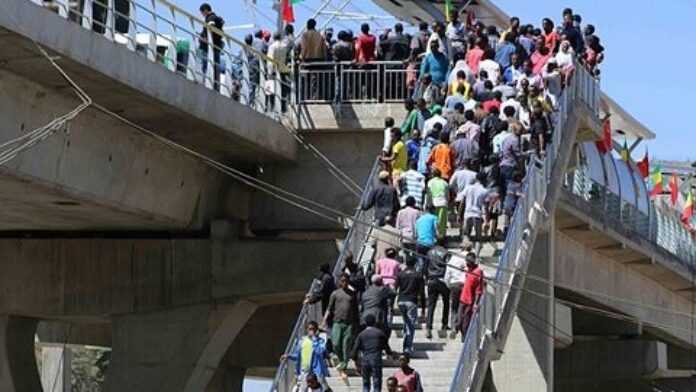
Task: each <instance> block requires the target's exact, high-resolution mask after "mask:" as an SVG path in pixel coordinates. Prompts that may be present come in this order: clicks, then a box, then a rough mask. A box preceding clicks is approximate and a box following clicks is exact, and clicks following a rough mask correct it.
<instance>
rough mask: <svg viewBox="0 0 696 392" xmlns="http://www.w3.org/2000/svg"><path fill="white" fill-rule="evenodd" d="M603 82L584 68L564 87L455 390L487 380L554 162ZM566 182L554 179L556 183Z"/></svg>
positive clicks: (472, 329) (593, 109)
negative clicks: (573, 117)
mask: <svg viewBox="0 0 696 392" xmlns="http://www.w3.org/2000/svg"><path fill="white" fill-rule="evenodd" d="M599 94H600V92H599V86H598V84H597V82H596V81H595V80H594V79H593V78H592V77H591V76H590V75H589V74H588V73H587V71H585V70H584V68H582V67H578V71H577V72H576V75H575V76H574V77H573V79H572V80H571V81H570V83H569V84H568V86H567V87H566V89H565V90H564V92H563V95H562V96H561V99H560V101H559V109H558V111H557V112H556V113H555V124H554V125H555V126H554V137H553V142H552V145H551V146H550V147H549V148H547V150H546V154H547V155H546V157H545V158H544V159H543V160H539V159H537V158H535V157H532V159H531V161H530V164H529V165H528V167H527V174H526V177H525V182H524V185H523V195H524V196H522V197H521V198H520V199H519V201H518V203H517V207H516V209H515V212H514V215H513V219H512V225H511V226H510V228H509V230H508V234H507V237H506V238H505V245H504V246H503V252H502V254H501V256H500V259H499V263H498V269H497V273H496V276H495V281H494V282H493V283H492V285H491V286H492V287H491V288H490V289H489V290H486V292H485V294H484V295H483V296H482V298H481V299H480V302H479V308H478V310H477V311H476V312H475V313H474V315H473V317H472V320H471V322H470V325H469V328H468V329H467V332H466V336H465V339H464V345H463V347H462V352H461V355H460V358H459V362H458V364H457V368H456V371H455V376H454V379H453V380H452V384H451V385H450V392H476V391H479V390H480V389H481V387H482V385H483V382H484V379H485V376H486V372H487V371H488V364H489V363H490V361H491V359H492V358H493V357H494V356H495V355H496V354H497V353H498V352H502V347H503V346H504V345H505V340H506V338H507V333H508V331H509V329H510V327H511V324H512V321H513V319H514V315H515V312H516V308H517V304H518V302H519V298H520V295H521V292H520V290H521V287H522V286H523V285H524V276H525V274H526V271H527V267H528V265H529V261H530V258H531V254H532V250H533V247H534V242H535V240H536V235H537V233H538V232H539V229H540V226H541V221H542V220H543V219H544V213H545V212H544V206H545V204H546V203H545V202H546V201H547V200H546V198H547V195H548V194H549V190H550V188H549V184H551V181H552V171H553V168H554V165H555V164H556V163H557V162H559V161H562V160H559V156H558V155H559V154H560V151H561V144H562V143H574V142H575V141H574V140H568V139H567V135H568V133H569V129H567V127H568V118H569V116H570V114H571V112H572V111H573V110H574V108H575V105H577V104H580V103H581V104H583V105H587V107H588V108H589V110H590V113H595V114H596V113H598V108H599ZM556 185H558V186H561V184H560V183H559V184H554V186H556Z"/></svg>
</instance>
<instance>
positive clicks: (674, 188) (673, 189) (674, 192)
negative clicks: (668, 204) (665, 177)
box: [669, 173, 679, 205]
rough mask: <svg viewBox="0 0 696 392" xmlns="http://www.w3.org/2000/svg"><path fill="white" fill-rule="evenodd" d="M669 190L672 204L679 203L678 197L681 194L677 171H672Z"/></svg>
mask: <svg viewBox="0 0 696 392" xmlns="http://www.w3.org/2000/svg"><path fill="white" fill-rule="evenodd" d="M669 192H670V194H669V198H670V200H671V201H672V205H675V204H677V197H678V196H679V179H677V173H672V178H670V179H669Z"/></svg>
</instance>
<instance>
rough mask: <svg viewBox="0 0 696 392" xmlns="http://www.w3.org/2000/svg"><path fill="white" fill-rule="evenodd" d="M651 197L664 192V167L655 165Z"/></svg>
mask: <svg viewBox="0 0 696 392" xmlns="http://www.w3.org/2000/svg"><path fill="white" fill-rule="evenodd" d="M649 181H650V197H651V198H654V197H655V196H658V195H660V194H662V168H660V166H659V165H658V166H655V168H654V169H653V171H652V172H651V173H650V179H649Z"/></svg>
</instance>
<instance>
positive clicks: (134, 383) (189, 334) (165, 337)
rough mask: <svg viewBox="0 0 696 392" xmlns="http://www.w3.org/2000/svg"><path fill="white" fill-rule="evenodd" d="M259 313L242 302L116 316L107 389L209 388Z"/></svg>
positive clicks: (165, 391) (198, 391) (186, 391)
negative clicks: (248, 323) (234, 342)
mask: <svg viewBox="0 0 696 392" xmlns="http://www.w3.org/2000/svg"><path fill="white" fill-rule="evenodd" d="M255 311H256V305H255V304H252V303H249V302H246V301H239V302H237V303H235V304H234V305H218V306H212V305H200V306H192V307H187V308H180V309H175V310H172V311H167V312H161V313H152V314H144V315H127V316H123V317H117V318H115V319H114V320H113V353H112V360H111V364H110V366H109V369H108V370H107V375H106V383H105V384H106V386H105V391H106V392H120V391H129V392H141V391H142V392H160V391H161V392H202V391H205V390H206V388H207V387H208V385H209V384H210V382H211V380H213V378H214V375H215V373H216V372H217V371H218V367H219V366H220V362H221V360H222V359H223V357H224V355H225V353H226V352H227V350H228V348H229V347H230V346H231V345H232V343H233V341H234V340H235V338H236V337H237V335H238V334H239V333H240V332H241V330H242V328H243V327H244V325H246V323H247V322H248V321H249V319H250V318H251V316H252V315H253V314H254V312H255ZM234 378H235V375H234V374H232V375H231V376H230V379H234ZM237 378H238V379H241V378H243V375H242V376H240V377H237Z"/></svg>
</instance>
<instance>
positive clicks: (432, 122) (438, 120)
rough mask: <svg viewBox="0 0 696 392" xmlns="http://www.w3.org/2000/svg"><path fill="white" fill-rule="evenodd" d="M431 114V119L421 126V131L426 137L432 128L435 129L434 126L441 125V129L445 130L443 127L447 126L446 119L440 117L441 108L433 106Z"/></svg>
mask: <svg viewBox="0 0 696 392" xmlns="http://www.w3.org/2000/svg"><path fill="white" fill-rule="evenodd" d="M432 113H433V115H432V117H430V118H429V119H427V120H425V125H424V126H423V131H424V132H425V134H426V135H429V134H430V132H432V130H433V128H434V127H435V124H438V123H439V124H440V125H442V129H445V126H446V125H447V119H446V118H444V117H443V116H442V106H440V105H435V106H433V109H432Z"/></svg>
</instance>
